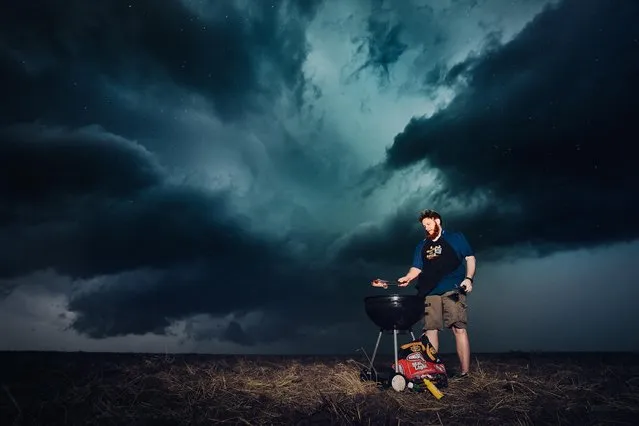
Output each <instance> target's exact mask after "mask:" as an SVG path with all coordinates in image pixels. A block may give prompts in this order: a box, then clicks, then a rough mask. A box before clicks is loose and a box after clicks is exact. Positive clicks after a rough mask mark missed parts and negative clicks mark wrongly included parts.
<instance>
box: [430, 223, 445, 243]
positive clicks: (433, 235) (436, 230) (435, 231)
mask: <svg viewBox="0 0 639 426" xmlns="http://www.w3.org/2000/svg"><path fill="white" fill-rule="evenodd" d="M441 230H442V228H441V227H440V226H439V224H437V223H436V224H435V228H433V231H432V232H428V231H427V232H426V238H428V239H429V240H434V239H435V238H437V236H438V235H439V232H440V231H441Z"/></svg>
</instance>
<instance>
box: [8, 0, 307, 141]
mask: <svg viewBox="0 0 639 426" xmlns="http://www.w3.org/2000/svg"><path fill="white" fill-rule="evenodd" d="M8 3H9V2H4V3H3V5H2V6H0V7H1V12H0V39H2V42H0V91H2V93H3V102H2V104H1V105H0V117H1V118H0V123H2V122H4V123H6V122H15V121H31V120H33V119H42V120H50V121H51V122H56V120H64V122H65V124H83V123H93V122H100V123H101V124H103V125H104V126H108V127H109V128H114V126H116V125H120V126H126V127H127V128H128V129H131V128H134V127H135V126H134V125H133V124H130V123H127V122H126V118H125V117H119V116H118V115H117V112H118V111H117V107H114V106H113V105H112V102H113V100H112V99H110V98H109V97H107V93H106V92H105V91H104V89H103V85H104V83H107V82H115V83H118V84H123V85H128V86H132V87H137V88H145V89H147V90H152V91H155V92H160V94H162V93H163V92H166V93H167V94H166V95H165V96H171V95H172V94H173V92H172V90H171V87H170V86H169V84H175V85H177V86H179V87H182V88H184V89H187V90H193V91H197V92H198V93H200V94H202V95H204V96H207V97H208V99H209V100H210V101H211V102H212V104H213V105H214V107H215V109H216V111H217V113H218V114H219V115H220V116H222V117H224V118H226V119H231V118H235V117H237V116H238V115H241V114H242V113H243V112H245V111H247V110H249V109H252V108H255V107H256V106H257V105H256V104H254V103H253V99H254V98H255V96H256V95H265V96H271V95H277V94H278V93H279V92H280V90H281V89H282V88H283V87H287V88H289V89H291V90H298V91H299V90H301V88H302V87H303V85H304V80H303V78H302V74H301V72H300V70H301V66H302V64H303V61H304V59H305V56H306V44H305V34H304V30H305V25H306V24H305V22H306V19H308V18H310V17H311V16H312V15H313V13H314V11H315V9H316V7H317V4H318V3H319V2H318V1H301V0H300V1H293V2H290V4H289V3H285V2H282V1H276V2H273V1H269V2H259V3H256V4H255V5H253V6H251V8H250V9H249V10H240V9H238V8H236V7H235V6H234V4H233V2H230V1H225V2H211V3H210V8H209V9H205V11H204V12H202V13H201V14H200V13H196V12H195V11H193V10H191V9H190V8H188V7H187V6H186V5H185V2H182V1H178V0H167V1H163V2H161V3H158V2H155V1H151V0H138V1H133V2H132V1H124V0H115V1H110V2H103V3H100V4H94V3H87V2H84V1H80V0H72V1H67V2H59V1H55V0H43V1H39V2H37V3H33V2H10V3H11V4H10V5H9V4H8ZM284 7H286V10H285V12H284V13H282V10H283V8H284ZM264 61H266V62H267V63H268V64H269V67H270V69H272V70H271V71H269V74H268V75H265V74H263V71H262V70H263V65H264ZM158 86H167V87H166V88H165V89H163V90H159V88H158ZM298 94H299V93H298ZM177 101H179V99H178V100H176V102H177ZM105 113H110V114H111V115H112V116H111V117H108V116H105ZM158 121H159V120H158Z"/></svg>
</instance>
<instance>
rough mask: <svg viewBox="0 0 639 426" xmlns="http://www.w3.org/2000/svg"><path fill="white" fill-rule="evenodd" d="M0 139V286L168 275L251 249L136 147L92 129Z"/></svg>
mask: <svg viewBox="0 0 639 426" xmlns="http://www.w3.org/2000/svg"><path fill="white" fill-rule="evenodd" d="M14 129H16V128H12V129H10V130H5V131H3V132H2V133H0V154H1V158H2V160H1V161H2V166H3V168H2V172H0V173H1V175H0V177H1V178H2V182H3V184H2V186H0V191H1V192H0V200H2V201H3V203H2V213H3V214H2V218H3V223H2V224H3V225H5V226H4V227H3V228H2V229H0V232H2V234H3V236H4V237H5V238H3V241H14V244H13V245H12V247H11V249H10V250H7V247H6V246H5V247H4V249H3V253H2V257H3V259H2V262H0V264H1V265H2V266H0V271H1V275H2V276H3V277H7V276H16V275H20V274H24V273H28V272H30V271H34V270H41V269H46V268H55V269H56V270H57V271H58V272H59V273H63V274H68V275H70V276H74V277H91V276H95V275H101V274H109V273H117V272H120V271H123V270H126V269H128V268H133V267H155V266H160V265H162V266H167V265H169V264H170V263H171V262H179V261H181V260H184V259H190V258H191V257H192V256H196V255H198V254H199V255H202V256H225V255H233V254H236V253H237V250H236V249H239V250H240V251H241V250H243V248H241V247H242V246H243V245H244V244H248V246H245V247H244V248H251V249H252V250H259V249H260V246H259V244H256V246H255V247H250V243H249V242H248V238H247V237H245V236H244V235H242V233H241V232H240V231H239V229H240V228H239V227H238V225H237V224H236V223H233V222H232V221H230V220H229V218H228V213H227V212H226V211H225V199H224V194H216V193H210V192H205V191H202V190H199V189H196V188H189V187H185V186H177V185H174V184H172V183H171V182H170V180H169V177H168V176H167V175H165V174H164V173H163V172H162V169H161V168H160V167H159V166H158V165H157V164H156V162H155V161H154V158H153V156H152V155H151V154H150V153H149V152H147V151H145V150H144V149H143V148H141V147H139V146H138V145H136V144H134V143H132V142H130V141H127V140H125V139H123V138H119V137H116V136H113V135H110V134H107V133H105V132H103V131H100V130H99V129H82V130H79V131H67V130H63V129H61V130H48V129H46V128H41V129H39V130H38V129H35V128H27V127H19V128H17V130H14Z"/></svg>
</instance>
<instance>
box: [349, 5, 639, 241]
mask: <svg viewBox="0 0 639 426" xmlns="http://www.w3.org/2000/svg"><path fill="white" fill-rule="evenodd" d="M638 20H639V4H637V2H625V1H612V2H606V1H593V2H582V1H574V0H570V1H565V2H563V3H561V4H560V5H559V6H557V7H550V8H547V9H546V10H545V11H544V12H543V13H541V14H540V15H538V16H537V17H536V18H535V19H534V20H533V21H532V22H531V23H530V24H529V25H528V26H527V27H526V28H525V29H524V30H523V31H522V32H521V33H520V34H518V35H517V36H516V37H515V39H514V40H512V41H511V42H509V43H508V44H506V45H503V46H495V44H494V43H493V42H491V43H490V44H489V46H488V47H487V49H486V50H485V51H484V52H482V53H481V54H480V55H476V56H473V57H470V58H468V59H467V60H466V61H464V62H463V63H461V64H458V65H456V66H454V67H452V68H451V69H450V70H449V72H448V74H447V75H445V76H444V77H443V80H444V81H443V83H445V84H459V85H461V86H462V87H463V89H461V91H460V93H459V95H458V96H457V97H456V98H455V99H454V100H453V101H452V103H451V104H450V105H449V106H448V107H446V108H445V109H442V110H440V111H438V112H437V113H435V114H434V115H433V116H432V117H429V118H415V119H413V120H411V122H410V123H409V124H408V125H407V126H406V128H405V129H404V131H403V132H402V133H401V134H399V135H397V136H396V138H395V140H394V143H393V145H392V146H391V147H390V148H389V149H388V152H387V159H386V162H385V164H384V165H383V167H382V169H383V170H382V171H381V172H380V174H381V175H386V176H387V177H388V175H389V174H392V173H394V171H397V170H399V169H403V168H405V167H407V166H411V165H418V164H420V162H422V161H423V162H424V164H427V165H428V166H432V167H434V168H436V169H439V170H440V171H441V172H442V175H443V183H444V185H445V189H444V190H443V191H444V192H443V193H442V194H440V195H448V196H450V197H457V198H458V199H460V200H464V199H470V198H471V196H472V195H474V193H475V192H483V193H484V194H489V195H488V196H489V198H490V199H491V200H492V201H491V205H489V206H488V207H486V208H485V209H484V210H483V211H479V212H478V211H473V212H472V213H469V214H468V215H467V216H464V215H457V216H456V217H450V215H448V217H449V221H448V223H449V225H454V226H455V227H457V228H460V229H463V230H465V231H467V232H469V233H470V240H471V241H472V242H474V245H475V246H476V248H477V249H478V250H483V249H486V250H488V249H494V248H499V247H509V246H512V245H520V244H531V245H532V246H533V247H535V246H536V247H540V248H541V249H542V250H548V251H552V250H556V249H561V248H567V247H575V246H580V245H583V244H586V245H596V244H602V243H607V242H614V241H622V240H631V239H633V238H637V237H638V236H639V227H638V226H637V221H636V220H635V218H636V217H637V216H639V204H638V203H636V202H635V201H634V199H635V198H636V197H635V195H634V194H635V193H636V187H637V185H638V184H639V172H638V170H639V169H638V168H637V167H636V164H635V156H634V155H633V152H634V150H633V145H634V144H636V142H633V141H636V140H639V125H638V121H637V119H636V114H637V111H639V80H638V79H637V75H639V55H638V54H637V52H639V27H638V26H637V25H636V22H637V21H638ZM435 204H437V203H435ZM421 207H432V208H441V205H429V206H420V208H421ZM442 210H443V211H442V213H444V214H446V211H445V209H444V208H442ZM415 213H416V212H413V213H412V215H411V216H407V219H406V220H407V221H413V220H414V214H415ZM384 237H385V234H384V233H382V236H381V237H380V238H384ZM381 241H383V239H380V240H379V241H378V244H379V243H380V242H381ZM353 244H355V245H359V244H360V243H359V242H357V241H354V242H353ZM371 244H372V242H371Z"/></svg>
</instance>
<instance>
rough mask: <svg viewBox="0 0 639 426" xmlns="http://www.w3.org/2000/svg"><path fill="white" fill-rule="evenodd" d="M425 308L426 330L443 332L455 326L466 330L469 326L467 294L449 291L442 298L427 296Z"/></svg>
mask: <svg viewBox="0 0 639 426" xmlns="http://www.w3.org/2000/svg"><path fill="white" fill-rule="evenodd" d="M451 295H452V297H449V296H451ZM457 296H459V297H457ZM424 308H425V311H424V330H443V329H444V327H446V328H451V327H453V326H455V327H457V328H466V325H467V324H468V313H467V312H466V311H467V309H468V305H467V304H466V295H465V294H459V295H458V294H457V292H456V291H449V292H446V293H444V294H442V295H441V296H426V298H425V300H424Z"/></svg>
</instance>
